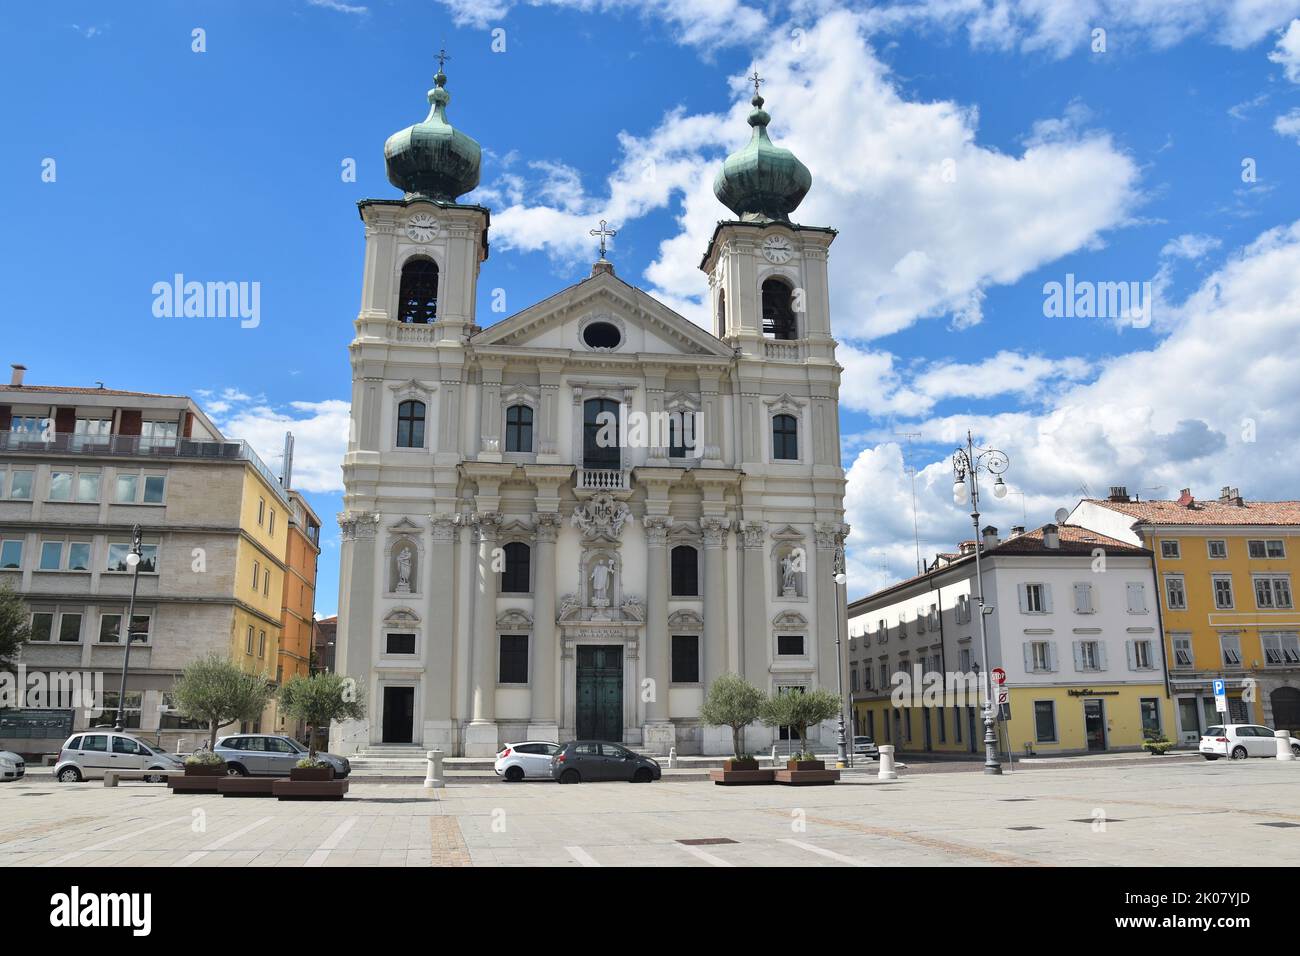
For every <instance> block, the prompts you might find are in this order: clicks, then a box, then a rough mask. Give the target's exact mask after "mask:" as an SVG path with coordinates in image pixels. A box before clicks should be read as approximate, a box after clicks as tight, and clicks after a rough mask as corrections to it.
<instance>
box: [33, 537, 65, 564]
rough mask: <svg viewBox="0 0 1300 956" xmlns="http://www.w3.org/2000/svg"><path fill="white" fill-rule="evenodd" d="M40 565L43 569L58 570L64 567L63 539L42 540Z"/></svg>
mask: <svg viewBox="0 0 1300 956" xmlns="http://www.w3.org/2000/svg"><path fill="white" fill-rule="evenodd" d="M39 567H40V569H41V570H42V571H58V570H59V569H60V568H62V567H63V542H62V541H42V542H41V563H40V565H39Z"/></svg>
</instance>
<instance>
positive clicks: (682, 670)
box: [672, 634, 700, 684]
mask: <svg viewBox="0 0 1300 956" xmlns="http://www.w3.org/2000/svg"><path fill="white" fill-rule="evenodd" d="M672 669H673V683H674V684H698V683H699V682H700V639H699V637H698V636H697V635H695V634H674V635H673V665H672Z"/></svg>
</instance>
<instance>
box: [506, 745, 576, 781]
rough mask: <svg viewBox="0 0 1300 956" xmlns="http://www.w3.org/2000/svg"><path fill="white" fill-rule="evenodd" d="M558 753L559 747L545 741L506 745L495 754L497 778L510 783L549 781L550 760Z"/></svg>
mask: <svg viewBox="0 0 1300 956" xmlns="http://www.w3.org/2000/svg"><path fill="white" fill-rule="evenodd" d="M559 752H560V745H559V744H554V743H550V742H549V741H545V740H525V741H524V742H523V743H519V744H506V745H505V747H503V748H502V750H501V752H500V753H499V754H497V761H496V764H495V765H494V766H493V769H494V770H496V772H497V776H498V777H504V778H505V779H506V780H508V781H509V782H511V783H517V782H518V781H520V780H531V779H537V778H540V779H543V780H550V779H551V758H552V757H554V756H555V755H556V754H558V753H559Z"/></svg>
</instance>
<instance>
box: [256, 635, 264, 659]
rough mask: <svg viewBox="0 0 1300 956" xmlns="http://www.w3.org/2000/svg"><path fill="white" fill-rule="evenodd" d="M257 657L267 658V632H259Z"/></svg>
mask: <svg viewBox="0 0 1300 956" xmlns="http://www.w3.org/2000/svg"><path fill="white" fill-rule="evenodd" d="M257 656H258V657H261V658H265V657H266V631H258V632H257Z"/></svg>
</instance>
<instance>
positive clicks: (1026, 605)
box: [1020, 584, 1047, 614]
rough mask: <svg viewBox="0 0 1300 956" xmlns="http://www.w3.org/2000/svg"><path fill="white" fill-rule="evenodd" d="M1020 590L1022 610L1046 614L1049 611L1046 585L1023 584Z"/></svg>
mask: <svg viewBox="0 0 1300 956" xmlns="http://www.w3.org/2000/svg"><path fill="white" fill-rule="evenodd" d="M1020 587H1021V592H1020V598H1021V604H1022V607H1021V610H1023V611H1025V612H1026V613H1029V614H1044V613H1046V611H1047V593H1046V585H1043V584H1022V585H1021V586H1020Z"/></svg>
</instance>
